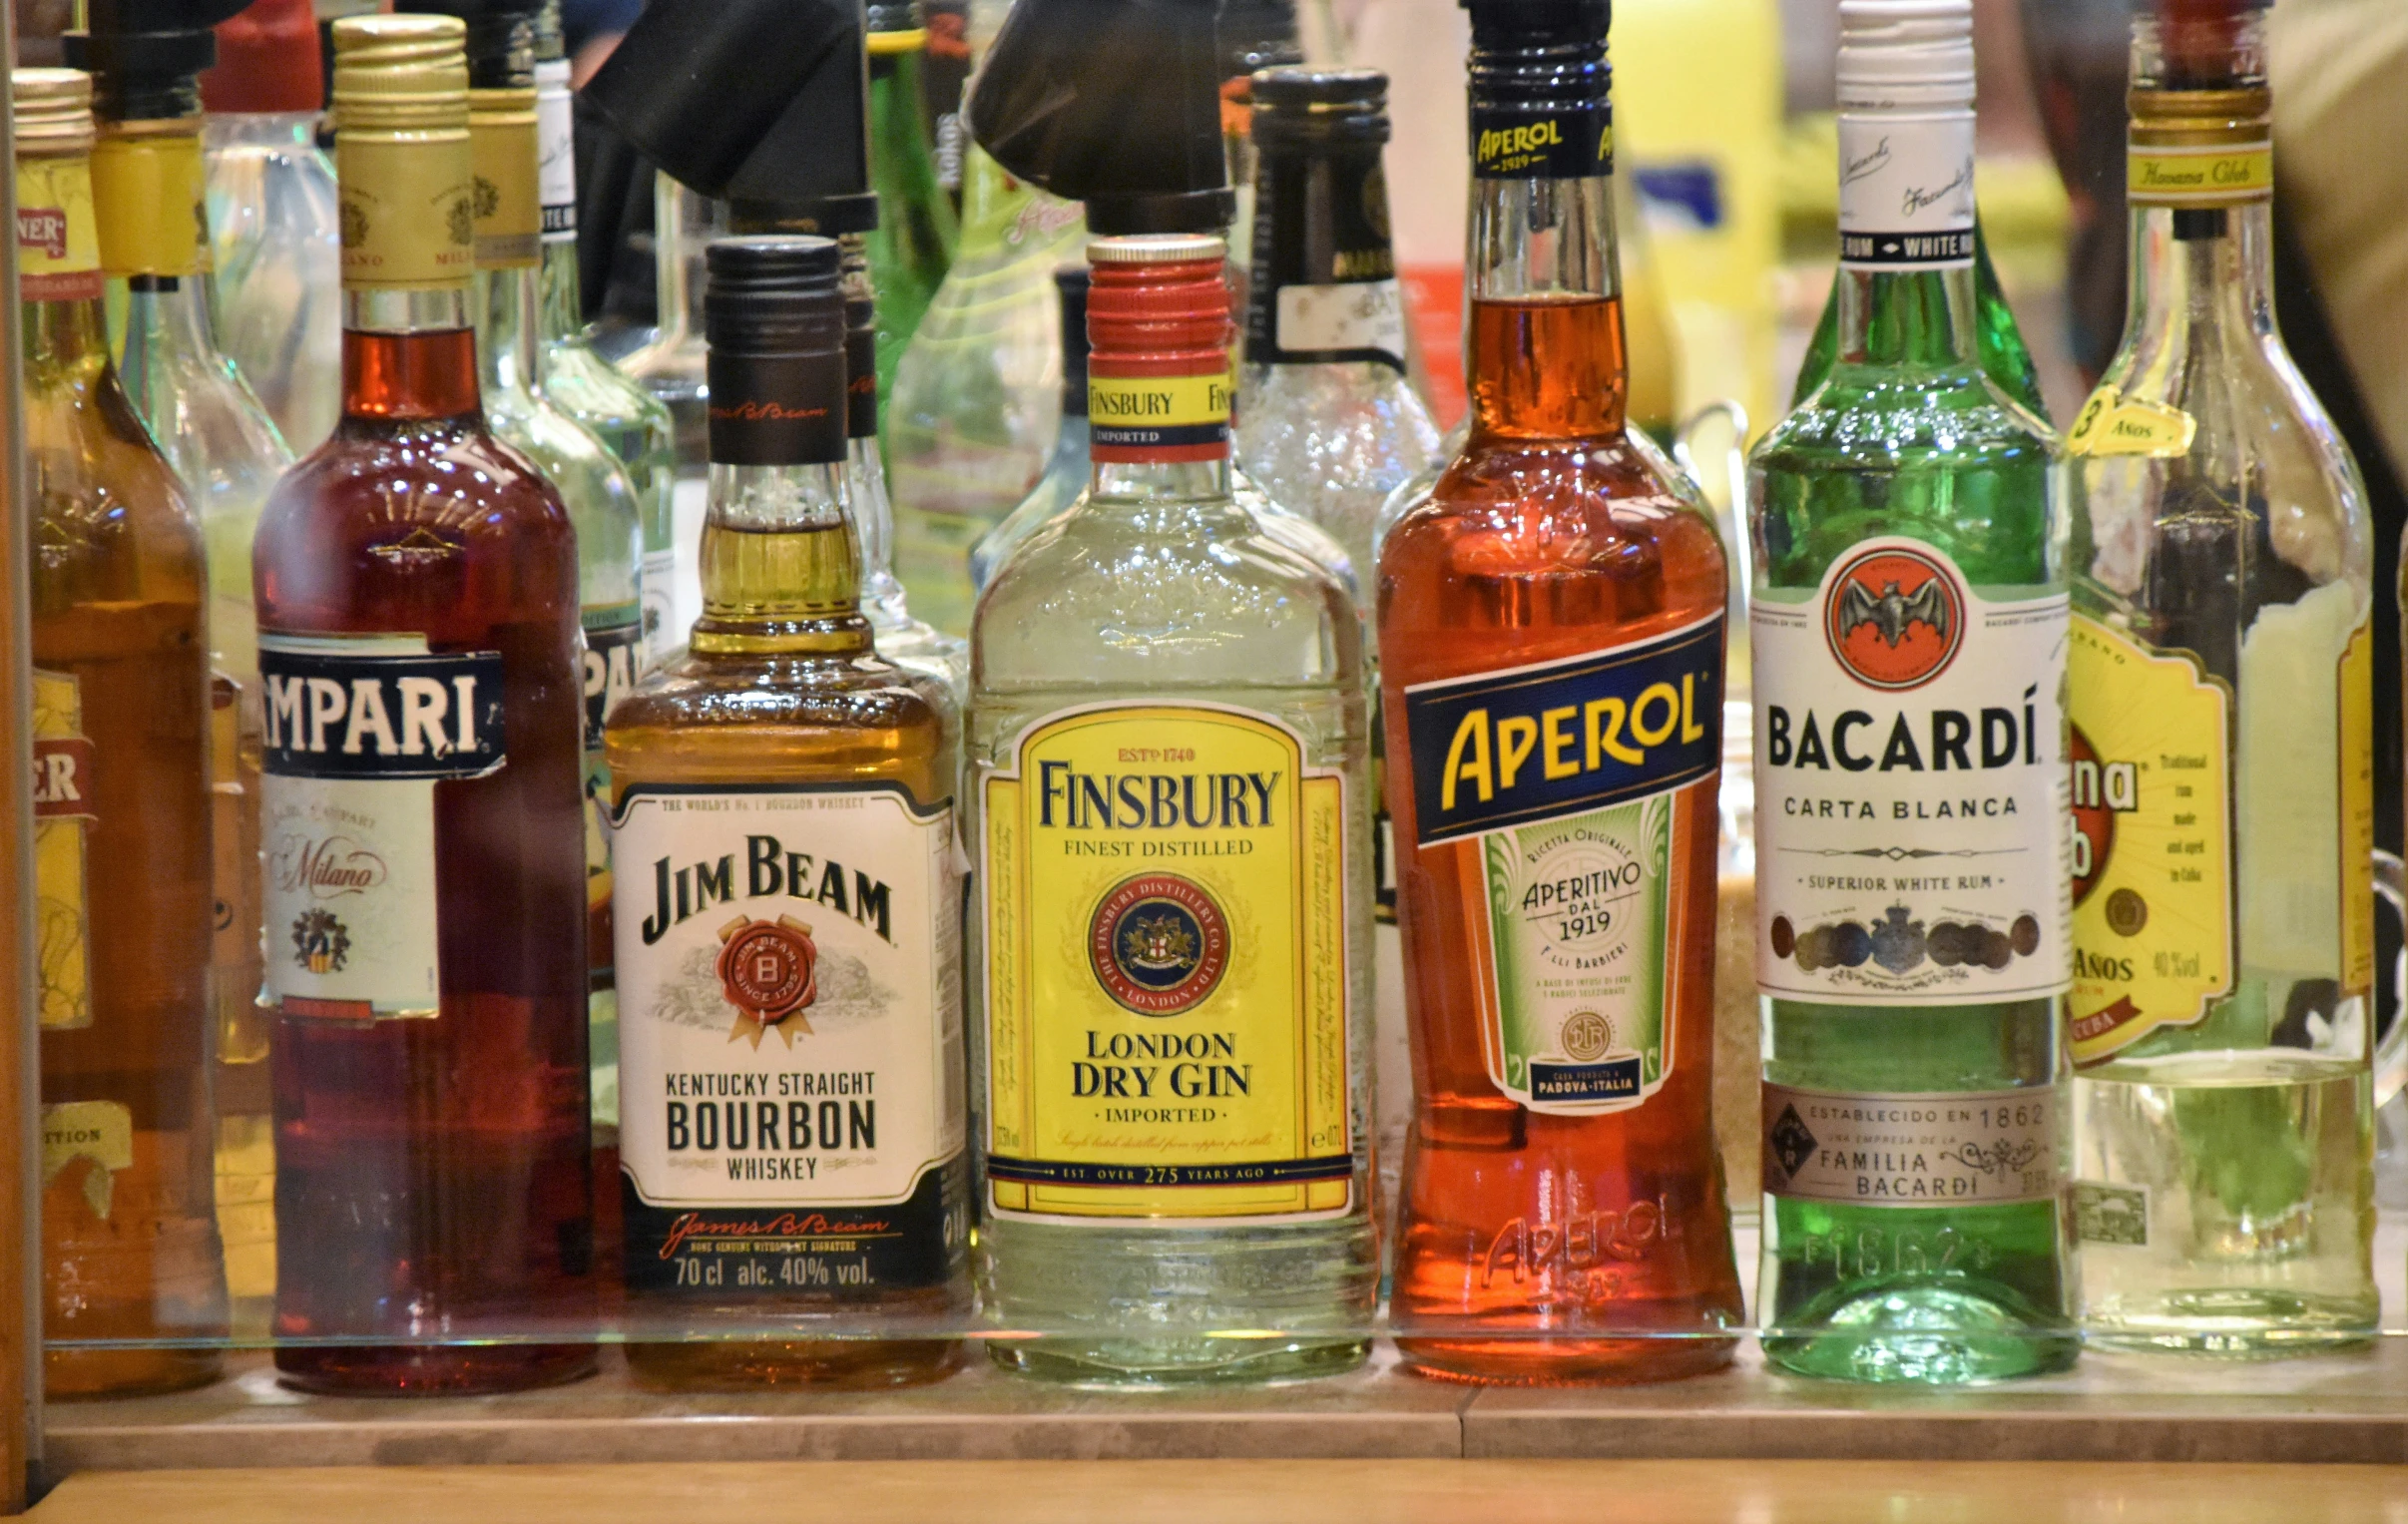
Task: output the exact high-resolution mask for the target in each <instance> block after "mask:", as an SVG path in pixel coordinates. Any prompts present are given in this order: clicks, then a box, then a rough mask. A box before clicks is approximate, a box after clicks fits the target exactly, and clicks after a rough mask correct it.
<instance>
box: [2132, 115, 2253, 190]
mask: <svg viewBox="0 0 2408 1524" xmlns="http://www.w3.org/2000/svg"><path fill="white" fill-rule="evenodd" d="M2142 137H2143V134H2142V133H2141V132H2139V131H2136V132H2135V133H2134V141H2133V143H2132V145H2131V147H2130V148H2129V149H2128V150H2127V151H2126V154H2125V160H2124V165H2125V182H2124V183H2125V197H2126V199H2127V200H2128V201H2130V202H2131V203H2132V205H2134V206H2136V207H2239V206H2245V205H2247V204H2249V203H2251V202H2263V201H2270V200H2272V199H2273V196H2274V145H2273V143H2272V141H2271V140H2269V139H2266V138H2262V137H2261V138H2259V139H2257V140H2256V141H2254V142H2249V143H2223V144H2209V145H2204V146H2199V145H2183V144H2165V145H2160V144H2152V143H2146V142H2143V141H2141V139H2142Z"/></svg>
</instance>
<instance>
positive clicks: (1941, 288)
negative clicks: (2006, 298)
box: [1836, 86, 1979, 369]
mask: <svg viewBox="0 0 2408 1524" xmlns="http://www.w3.org/2000/svg"><path fill="white" fill-rule="evenodd" d="M1854 88H1861V87H1854ZM1939 89H1940V87H1938V86H1931V87H1928V90H1929V91H1930V92H1931V93H1938V92H1939ZM1900 93H1901V94H1906V93H1911V92H1909V91H1907V90H1906V89H1905V88H1904V87H1901V88H1900ZM1838 131H1839V243H1840V265H1839V269H1840V274H1839V322H1838V344H1837V350H1836V358H1837V362H1838V363H1840V364H1843V365H1895V366H1910V367H1914V368H1918V369H1926V368H1930V369H1941V368H1952V367H1971V366H1976V365H1977V364H1978V362H1979V351H1978V348H1977V331H1978V330H1977V328H1976V323H1977V320H1978V318H1977V312H1978V309H1977V307H1976V305H1975V298H1974V254H1975V232H1974V201H1973V153H1974V140H1973V108H1972V105H1971V103H1970V101H1969V100H1966V99H1964V98H1962V97H1957V98H1953V99H1950V100H1945V101H1941V102H1939V103H1937V104H1924V105H1917V106H1912V107H1896V108H1892V109H1876V108H1874V107H1871V106H1869V105H1868V106H1864V107H1860V108H1859V109H1856V110H1849V109H1847V108H1846V107H1845V106H1844V104H1843V108H1842V110H1841V113H1840V117H1839V128H1838Z"/></svg>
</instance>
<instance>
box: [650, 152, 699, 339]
mask: <svg viewBox="0 0 2408 1524" xmlns="http://www.w3.org/2000/svg"><path fill="white" fill-rule="evenodd" d="M712 227H713V217H712V208H711V204H710V202H709V201H708V200H707V199H706V198H704V197H703V196H701V195H700V194H698V193H696V192H693V191H689V190H687V189H686V188H685V187H684V186H682V185H680V184H679V183H678V182H676V181H674V180H672V179H670V178H669V176H668V175H667V174H666V173H661V174H659V175H657V176H656V178H655V180H654V183H653V230H654V231H653V295H654V298H655V301H656V303H657V305H658V308H659V320H660V330H661V337H660V340H659V342H661V343H662V344H664V345H668V344H673V343H676V342H679V341H681V340H684V339H686V338H689V337H694V336H697V335H699V334H700V333H701V331H702V326H703V325H702V322H701V320H700V319H701V316H702V299H703V290H704V287H705V286H706V285H707V284H708V283H709V276H708V273H707V269H708V266H707V265H706V263H705V259H706V255H705V253H704V251H705V250H706V249H707V248H708V247H709V245H710V243H711V234H712Z"/></svg>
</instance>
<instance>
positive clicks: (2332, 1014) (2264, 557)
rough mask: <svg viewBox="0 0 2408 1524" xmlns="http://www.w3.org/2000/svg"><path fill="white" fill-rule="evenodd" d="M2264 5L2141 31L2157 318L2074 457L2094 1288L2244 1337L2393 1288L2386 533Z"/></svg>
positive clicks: (2361, 1330) (2141, 1336)
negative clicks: (2302, 326) (2366, 473)
mask: <svg viewBox="0 0 2408 1524" xmlns="http://www.w3.org/2000/svg"><path fill="white" fill-rule="evenodd" d="M2262 27H2263V23H2262V21H2261V20H2260V19H2259V17H2258V16H2257V14H2256V13H2255V12H2254V11H2252V10H2249V9H2247V8H2245V7H2243V6H2241V5H2239V4H2237V3H2233V4H2220V3H2219V4H2209V5H2205V6H2194V7H2191V8H2190V13H2189V14H2188V15H2187V16H2186V17H2185V18H2183V19H2181V20H2178V21H2174V20H2169V21H2167V22H2165V23H2160V22H2158V21H2156V20H2154V19H2144V20H2143V21H2141V22H2139V23H2138V24H2137V26H2136V33H2135V40H2134V47H2133V75H2132V78H2133V85H2132V94H2131V98H2130V99H2131V103H2132V129H2131V138H2130V152H2129V157H2128V165H2129V180H2128V188H2129V199H2130V202H2131V208H2132V242H2133V248H2134V250H2135V251H2136V254H2135V258H2134V261H2133V287H2132V292H2131V299H2130V308H2129V316H2128V317H2127V326H2126V330H2125V335H2124V346H2123V349H2122V351H2121V352H2120V353H2119V354H2118V355H2117V356H2116V358H2115V360H2114V361H2113V362H2112V363H2110V364H2109V366H2108V368H2107V372H2106V374H2105V375H2104V376H2103V377H2102V378H2101V380H2100V385H2099V388H2098V390H2097V391H2095V392H2094V393H2093V394H2092V396H2091V399H2090V401H2089V403H2088V404H2087V405H2086V406H2085V407H2084V408H2083V410H2082V415H2081V418H2080V419H2079V420H2078V421H2077V422H2076V424H2075V427H2074V432H2073V434H2072V436H2071V437H2070V438H2069V439H2068V441H2067V450H2068V453H2069V456H2070V459H2069V461H2068V463H2067V473H2066V474H2067V478H2068V484H2069V496H2070V499H2071V504H2072V512H2073V591H2074V645H2073V672H2072V684H2071V696H2070V699H2069V707H2070V709H2071V714H2072V720H2073V732H2072V744H2073V808H2074V822H2075V825H2076V828H2077V829H2076V835H2075V837H2074V854H2075V855H2074V862H2073V865H2072V867H2073V885H2074V941H2075V949H2076V951H2075V960H2074V989H2073V996H2072V1001H2071V1006H2070V1009H2069V1010H2068V1012H2067V1017H2068V1020H2069V1023H2070V1025H2069V1028H2068V1033H2069V1042H2070V1046H2071V1048H2072V1050H2073V1060H2074V1064H2075V1066H2076V1067H2075V1079H2074V1085H2073V1097H2074V1139H2075V1179H2074V1182H2073V1203H2072V1207H2073V1211H2072V1214H2071V1216H2072V1222H2073V1225H2074V1231H2075V1235H2076V1239H2077V1246H2076V1256H2077V1264H2078V1266H2079V1269H2080V1275H2079V1284H2080V1287H2081V1312H2082V1317H2083V1322H2084V1327H2085V1331H2086V1332H2088V1333H2089V1334H2090V1335H2091V1336H2092V1337H2095V1338H2106V1339H2111V1340H2114V1341H2116V1342H2119V1343H2132V1344H2138V1345H2142V1346H2145V1347H2147V1346H2156V1347H2165V1348H2177V1349H2203V1350H2212V1351H2222V1352H2233V1353H2250V1352H2266V1351H2272V1350H2279V1349H2285V1348H2298V1347H2302V1346H2308V1345H2313V1344H2317V1343H2332V1342H2337V1341H2342V1340H2347V1339H2352V1338H2358V1337H2363V1336H2365V1335H2366V1334H2368V1333H2370V1332H2371V1331H2373V1329H2374V1327H2375V1324H2376V1317H2377V1312H2378V1298H2377V1295H2376V1291H2375V1281H2374V1272H2373V1263H2372V1252H2373V1229H2374V1209H2373V1195H2372V1192H2373V1178H2374V1169H2373V1159H2374V1143H2373V1110H2374V1108H2373V1097H2372V1088H2373V1079H2372V1073H2371V1069H2370V1064H2369V1057H2370V1055H2369V1050H2370V1048H2371V1047H2372V1046H2373V1036H2372V1027H2373V1013H2372V1004H2373V999H2372V995H2373V980H2374V927H2373V921H2372V917H2373V914H2374V899H2373V885H2372V882H2371V878H2370V873H2371V854H2372V850H2373V846H2374V762H2373V752H2372V743H2373V735H2372V724H2371V722H2372V719H2373V691H2372V686H2371V676H2372V671H2373V641H2372V634H2371V629H2370V624H2369V615H2370V611H2371V609H2372V605H2373V587H2372V579H2371V567H2370V565H2369V563H2370V560H2371V557H2370V554H2369V552H2370V548H2371V534H2370V526H2369V524H2368V520H2367V511H2366V499H2365V490H2364V488H2363V487H2362V485H2361V484H2360V482H2359V479H2358V473H2357V469H2356V467H2355V466H2354V465H2353V464H2352V463H2351V461H2350V458H2349V452H2348V448H2347V446H2345V445H2344V444H2343V443H2342V442H2341V440H2340V438H2339V437H2338V436H2337V435H2336V434H2335V432H2334V430H2333V425H2332V421H2331V419H2330V418H2328V417H2327V416H2326V415H2325V412H2324V409H2323V408H2322V407H2321V406H2320V405H2319V404H2318V403H2317V401H2316V398H2315V397H2314V396H2313V395H2312V394H2311V393H2310V392H2309V391H2308V389H2307V386H2306V384H2305V383H2304V382H2303V381H2302V380H2301V379H2300V377H2299V372H2298V370H2297V369H2296V368H2295V367H2294V366H2293V365H2292V363H2291V360H2290V357H2289V355H2288V354H2286V353H2285V352H2284V350H2283V347H2282V340H2281V338H2280V336H2279V335H2278V334H2277V332H2276V330H2275V326H2274V308H2273V301H2272V271H2271V265H2272V257H2273V255H2272V246H2273V237H2272V232H2271V219H2270V209H2271V206H2272V199H2273V149H2272V141H2271V132H2270V128H2269V124H2268V112H2269V109H2270V102H2269V99H2268V96H2267V92H2266V83H2265V44H2264V39H2263V35H2262ZM2393 1040H2394V1041H2397V1040H2399V1039H2398V1038H2397V1037H2396V1036H2395V1038H2394V1039H2393Z"/></svg>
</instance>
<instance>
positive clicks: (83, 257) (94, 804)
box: [10, 69, 226, 1397]
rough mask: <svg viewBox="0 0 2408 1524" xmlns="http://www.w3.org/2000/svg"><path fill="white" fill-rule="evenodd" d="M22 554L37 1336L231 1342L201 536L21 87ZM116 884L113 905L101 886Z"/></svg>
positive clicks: (67, 185)
mask: <svg viewBox="0 0 2408 1524" xmlns="http://www.w3.org/2000/svg"><path fill="white" fill-rule="evenodd" d="M10 94H11V109H12V112H13V114H14V117H15V128H16V175H17V201H16V208H17V261H18V262H17V270H18V285H19V290H20V293H21V296H22V299H23V303H24V305H23V311H22V322H23V325H24V346H25V347H24V355H23V361H24V366H25V372H24V392H23V404H24V419H25V424H24V427H25V457H26V467H27V469H26V486H27V488H28V490H29V498H30V502H31V508H32V512H31V514H30V520H31V522H30V523H28V524H27V525H26V527H25V530H24V532H25V533H27V534H28V535H29V536H30V540H31V544H32V546H33V555H32V557H31V563H32V583H31V586H30V587H29V588H28V590H27V597H28V598H29V600H30V614H31V634H32V642H33V644H32V666H33V714H32V731H33V757H32V765H33V767H34V788H33V796H34V821H33V846H32V852H31V855H32V859H33V868H34V889H35V894H36V905H35V910H36V916H37V919H36V923H35V932H34V940H35V948H34V951H35V954H36V959H37V963H36V968H37V973H36V984H35V989H34V998H35V1002H36V1004H35V1019H34V1026H35V1028H36V1030H37V1031H38V1033H39V1043H40V1050H41V1096H42V1110H41V1124H42V1197H41V1201H42V1222H41V1243H42V1270H43V1273H42V1283H43V1298H42V1309H43V1318H42V1330H43V1333H44V1335H45V1336H46V1337H47V1338H49V1339H50V1340H53V1341H54V1344H55V1341H58V1340H68V1339H94V1340H109V1339H122V1340H162V1339H186V1340H189V1339H205V1338H208V1337H211V1336H212V1335H217V1334H223V1333H224V1332H225V1329H226V1282H225V1278H224V1270H223V1268H222V1265H221V1262H220V1256H219V1246H218V1225H217V1219H216V1216H215V1213H214V1211H213V1207H212V1201H211V1179H212V1168H211V1157H212V1144H213V1139H212V1135H211V1130H210V1046H211V1045H210V1036H211V1009H210V961H211V959H210V943H211V930H210V925H211V908H210V901H211V880H212V873H211V860H210V845H211V843H210V795H209V778H210V772H209V765H210V730H209V717H210V708H209V706H210V678H209V648H208V643H207V640H206V629H207V625H206V620H205V617H204V612H203V609H204V599H205V597H206V596H207V584H206V581H205V578H204V568H203V552H202V540H201V526H200V524H199V523H198V522H197V521H196V519H195V516H194V514H193V510H192V506H191V503H190V501H189V500H188V499H187V497H186V495H185V492H184V489H183V488H182V487H181V486H180V485H179V484H178V482H177V480H176V476H175V473H174V472H173V471H172V470H171V469H170V468H169V466H168V463H167V461H166V460H165V459H164V458H163V457H162V456H161V455H160V454H159V452H158V450H157V449H156V448H154V447H153V445H152V443H151V440H150V436H149V435H148V433H147V432H146V431H145V430H144V427H143V422H142V419H141V418H140V417H139V416H138V415H137V414H136V413H135V411H134V409H133V406H132V405H131V403H129V402H128V400H127V398H126V394H125V392H124V390H123V389H122V388H121V387H120V385H119V384H118V378H117V371H116V368H115V367H114V366H113V365H111V364H110V362H109V343H108V335H107V332H106V330H105V328H104V326H103V321H102V315H101V306H102V299H101V291H102V280H101V263H100V239H99V234H98V231H97V229H96V227H95V224H94V218H93V193H92V170H91V154H92V148H93V123H92V79H91V77H90V76H89V75H86V74H83V73H80V72H78V71H76V70H72V69H19V70H16V71H15V72H14V74H13V75H12V76H11V88H10ZM104 875H105V884H106V887H103V880H104ZM217 1371H218V1357H217V1355H216V1354H214V1353H213V1352H211V1351H209V1350H208V1349H206V1348H199V1347H174V1346H170V1345H158V1344H154V1346H153V1347H148V1348H143V1347H134V1346H132V1345H122V1346H119V1347H98V1348H80V1349H61V1348H57V1347H55V1346H54V1347H52V1348H50V1349H48V1350H47V1351H46V1352H45V1353H44V1356H43V1377H44V1380H43V1385H44V1389H45V1391H46V1392H47V1393H48V1395H50V1396H52V1397H77V1396H104V1395H118V1394H125V1393H134V1392H145V1391H174V1390H177V1389H179V1388H182V1387H188V1386H198V1385H200V1384H202V1383H203V1382H206V1381H209V1380H212V1379H214V1378H215V1376H216V1375H217Z"/></svg>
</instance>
